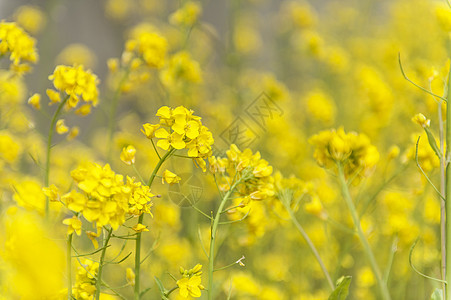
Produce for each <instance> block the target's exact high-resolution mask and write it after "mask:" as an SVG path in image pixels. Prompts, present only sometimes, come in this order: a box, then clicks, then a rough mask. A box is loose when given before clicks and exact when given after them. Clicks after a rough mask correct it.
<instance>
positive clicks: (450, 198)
mask: <svg viewBox="0 0 451 300" xmlns="http://www.w3.org/2000/svg"><path fill="white" fill-rule="evenodd" d="M450 77H451V70H450V74H448V95H447V98H448V101H447V102H446V153H445V165H446V172H445V214H446V217H445V227H446V230H445V231H446V234H445V245H446V251H445V252H446V253H445V261H446V265H445V281H446V291H445V294H446V299H447V300H451V292H450V288H449V287H450V284H451V164H450V159H451V104H450V102H451V92H450V91H451V78H450Z"/></svg>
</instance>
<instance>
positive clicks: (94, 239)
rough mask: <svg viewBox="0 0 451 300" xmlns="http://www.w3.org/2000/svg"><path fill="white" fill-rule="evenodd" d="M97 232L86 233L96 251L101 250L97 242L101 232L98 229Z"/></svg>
mask: <svg viewBox="0 0 451 300" xmlns="http://www.w3.org/2000/svg"><path fill="white" fill-rule="evenodd" d="M97 231H98V233H97V232H93V231H86V235H87V236H88V239H90V240H91V242H92V245H93V246H94V248H95V249H97V248H99V242H98V241H97V238H98V237H99V236H100V230H99V229H97Z"/></svg>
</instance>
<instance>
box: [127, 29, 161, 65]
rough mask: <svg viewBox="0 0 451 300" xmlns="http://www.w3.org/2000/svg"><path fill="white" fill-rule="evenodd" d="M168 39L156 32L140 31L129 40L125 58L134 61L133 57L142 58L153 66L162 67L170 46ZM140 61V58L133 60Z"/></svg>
mask: <svg viewBox="0 0 451 300" xmlns="http://www.w3.org/2000/svg"><path fill="white" fill-rule="evenodd" d="M167 44H168V42H167V41H166V39H165V38H164V37H162V36H160V35H159V34H157V33H155V32H149V31H144V30H143V31H139V32H138V33H137V34H136V36H134V37H133V38H131V39H130V40H128V41H127V43H126V45H125V50H126V51H125V52H124V54H123V60H125V61H132V59H133V58H139V59H142V60H143V61H144V62H145V64H146V65H147V66H149V67H152V68H161V67H162V66H163V65H164V62H165V57H166V51H167V47H168V45H167ZM133 63H138V64H139V61H138V60H133Z"/></svg>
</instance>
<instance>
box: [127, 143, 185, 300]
mask: <svg viewBox="0 0 451 300" xmlns="http://www.w3.org/2000/svg"><path fill="white" fill-rule="evenodd" d="M175 151H176V149H174V148H172V149H170V150H169V151H167V152H166V154H165V155H164V156H163V157H162V158H160V160H159V161H158V163H157V165H156V166H155V168H154V170H153V172H152V175H150V178H149V183H148V186H149V187H151V186H152V183H153V181H154V179H155V177H156V176H157V172H158V170H159V169H160V168H161V165H163V163H164V161H165V160H166V159H168V158H169V156H170V155H171V154H172V153H174V152H175ZM143 219H144V214H141V215H140V216H139V218H138V224H142V222H143ZM140 271H141V232H139V233H138V234H137V235H136V245H135V290H134V299H135V300H138V299H139V298H140V285H139V281H140V275H141V272H140Z"/></svg>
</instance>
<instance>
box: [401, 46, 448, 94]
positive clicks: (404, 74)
mask: <svg viewBox="0 0 451 300" xmlns="http://www.w3.org/2000/svg"><path fill="white" fill-rule="evenodd" d="M398 62H399V68H400V69H401V73H402V76H404V79H405V80H407V81H408V82H410V83H411V84H413V85H414V86H416V87H417V88H419V89H420V90H422V91H423V92H425V93H428V94H429V95H431V96H434V97H437V98H440V99H441V100H443V101H445V102H446V101H447V100H446V98H443V97H442V96H439V95H437V94H434V93H433V92H431V91H429V90H427V89H425V88H424V87H422V86H420V85H418V84H416V83H415V82H413V81H412V80H410V78H409V77H407V75H406V73H404V69H403V67H402V63H401V53H398Z"/></svg>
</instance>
